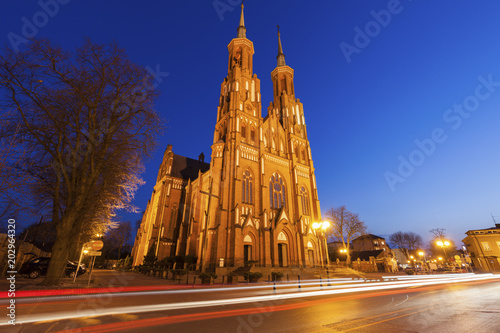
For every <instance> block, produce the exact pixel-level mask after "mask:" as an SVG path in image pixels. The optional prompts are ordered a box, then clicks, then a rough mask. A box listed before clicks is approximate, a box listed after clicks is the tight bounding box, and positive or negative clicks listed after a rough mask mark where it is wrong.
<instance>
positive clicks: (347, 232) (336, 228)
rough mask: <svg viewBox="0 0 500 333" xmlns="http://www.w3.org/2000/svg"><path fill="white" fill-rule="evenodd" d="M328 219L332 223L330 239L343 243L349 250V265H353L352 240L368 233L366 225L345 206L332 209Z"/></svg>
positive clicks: (329, 231) (327, 216)
mask: <svg viewBox="0 0 500 333" xmlns="http://www.w3.org/2000/svg"><path fill="white" fill-rule="evenodd" d="M326 218H327V219H328V220H329V221H330V222H331V223H332V226H331V228H329V229H328V231H327V234H328V237H329V238H335V239H337V240H339V241H341V242H342V246H343V247H344V248H345V249H346V250H347V260H346V261H347V264H348V265H349V264H350V263H351V254H350V244H351V240H352V239H353V238H355V237H357V236H361V235H363V234H365V233H366V225H365V223H364V222H363V221H360V220H359V215H358V214H354V213H352V212H350V211H349V210H347V208H346V207H345V206H340V207H337V208H330V209H329V210H328V211H327V212H326Z"/></svg>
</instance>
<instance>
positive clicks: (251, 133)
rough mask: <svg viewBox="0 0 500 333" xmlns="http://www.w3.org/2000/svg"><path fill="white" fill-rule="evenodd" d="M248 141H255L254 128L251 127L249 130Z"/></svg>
mask: <svg viewBox="0 0 500 333" xmlns="http://www.w3.org/2000/svg"><path fill="white" fill-rule="evenodd" d="M250 141H252V142H253V141H255V128H253V127H252V129H251V130H250Z"/></svg>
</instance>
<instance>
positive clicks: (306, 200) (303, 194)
mask: <svg viewBox="0 0 500 333" xmlns="http://www.w3.org/2000/svg"><path fill="white" fill-rule="evenodd" d="M300 200H301V201H302V212H303V213H304V215H310V212H309V196H308V195H307V190H306V188H305V187H304V186H302V187H301V188H300Z"/></svg>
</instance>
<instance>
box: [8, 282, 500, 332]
mask: <svg viewBox="0 0 500 333" xmlns="http://www.w3.org/2000/svg"><path fill="white" fill-rule="evenodd" d="M495 279H497V280H498V279H500V276H494V275H493V274H483V275H473V276H465V277H460V276H459V277H457V276H452V277H444V278H434V279H428V278H424V279H421V280H412V281H390V282H381V283H366V286H360V285H349V286H347V285H343V286H334V287H324V290H321V291H303V292H294V293H288V294H276V295H269V296H251V297H239V298H232V299H220V300H208V301H197V302H179V303H163V304H154V305H140V306H127V307H115V308H112V309H99V312H97V311H91V310H86V311H79V312H78V313H74V312H62V313H57V314H36V315H31V316H26V317H24V318H22V319H20V320H16V323H19V324H27V323H34V322H47V321H56V320H67V319H75V318H81V317H101V316H109V315H117V314H130V313H145V312H154V311H169V310H180V309H192V308H202V307H211V306H224V305H232V304H245V303H253V302H267V301H276V300H286V299H294V298H306V297H314V296H326V295H339V294H348V293H355V292H361V291H375V290H390V289H398V288H407V287H417V286H429V285H438V284H449V283H457V282H471V281H482V280H495ZM217 289H219V288H217ZM211 290H214V289H211ZM224 290H226V289H224ZM5 325H7V323H0V326H5Z"/></svg>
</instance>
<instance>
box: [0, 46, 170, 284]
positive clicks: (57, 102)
mask: <svg viewBox="0 0 500 333" xmlns="http://www.w3.org/2000/svg"><path fill="white" fill-rule="evenodd" d="M156 76H157V77H153V76H151V74H150V73H149V72H148V71H147V70H146V69H145V68H142V67H140V66H137V65H135V64H133V63H132V62H131V61H130V60H129V59H128V58H127V56H126V55H125V53H124V51H123V50H121V49H119V48H118V47H117V46H116V45H109V46H104V45H96V44H92V43H91V42H90V41H89V40H87V41H86V42H85V43H84V45H83V46H82V47H80V48H78V49H77V50H76V52H73V53H70V52H66V51H64V50H62V49H61V48H59V47H57V46H54V45H53V44H51V43H50V42H49V41H47V40H32V41H31V43H30V44H29V45H28V46H27V47H26V48H25V49H24V50H23V51H20V52H15V51H13V50H11V49H9V48H5V49H4V50H3V52H1V53H0V93H1V92H3V94H2V95H0V108H3V109H4V110H11V111H10V112H3V113H2V115H1V117H2V121H3V122H7V123H9V124H16V125H18V126H8V127H7V128H2V131H1V132H0V134H1V135H2V138H8V137H12V136H13V135H17V138H18V141H17V144H16V145H14V146H13V147H14V148H15V150H14V152H13V153H12V155H13V156H15V157H21V158H20V161H21V162H19V160H18V159H17V158H13V159H8V161H7V164H8V165H9V168H10V170H15V171H16V172H22V173H23V174H24V175H29V176H30V177H31V178H32V179H35V180H36V182H35V183H34V184H32V186H31V188H30V190H31V192H32V193H33V194H34V195H35V196H36V198H37V204H38V205H39V206H38V207H40V208H39V209H43V208H46V209H47V210H48V211H49V212H50V213H51V215H52V219H51V220H52V221H53V223H54V224H55V226H56V229H57V238H56V241H55V244H54V246H53V248H52V257H51V261H50V265H49V268H48V272H47V277H46V279H45V281H44V282H45V283H46V284H49V283H57V282H58V280H59V278H60V277H61V276H62V274H63V272H64V267H65V265H66V260H67V259H68V257H69V255H70V254H71V253H74V252H75V250H76V249H77V248H78V247H79V246H81V243H83V242H85V241H86V240H88V237H90V236H89V235H91V234H92V232H93V231H94V230H95V229H97V227H98V226H100V225H106V224H109V223H111V222H112V218H113V216H114V214H115V211H116V210H118V209H123V208H127V209H130V210H134V207H133V206H132V205H131V200H132V199H133V197H134V193H135V191H136V190H137V188H138V186H140V185H141V184H142V183H143V181H142V179H141V178H140V173H141V172H142V170H143V164H142V161H143V159H144V158H145V157H148V156H149V155H150V153H151V151H152V148H153V147H154V146H155V143H156V136H157V133H158V131H159V130H161V126H159V124H160V125H161V121H160V119H159V118H158V116H157V114H156V111H155V110H154V108H153V102H154V100H155V98H156V96H157V90H156V86H157V84H158V83H157V82H156V81H158V80H161V78H159V77H158V76H161V73H160V74H159V75H158V74H156ZM16 163H17V165H18V166H20V167H18V168H14V167H13V166H14V164H16ZM18 185H19V186H23V183H20V184H18ZM85 238H87V239H85Z"/></svg>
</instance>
